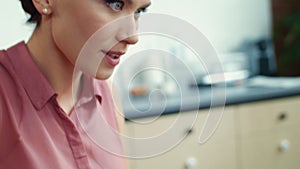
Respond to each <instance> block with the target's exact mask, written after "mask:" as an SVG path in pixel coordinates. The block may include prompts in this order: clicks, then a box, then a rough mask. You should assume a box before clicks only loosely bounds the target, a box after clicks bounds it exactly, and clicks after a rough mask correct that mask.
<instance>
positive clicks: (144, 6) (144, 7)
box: [140, 1, 151, 9]
mask: <svg viewBox="0 0 300 169" xmlns="http://www.w3.org/2000/svg"><path fill="white" fill-rule="evenodd" d="M150 5H151V1H150V2H149V3H148V4H146V5H143V6H142V7H141V8H140V9H146V8H148V7H149V6H150Z"/></svg>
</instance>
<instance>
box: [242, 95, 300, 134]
mask: <svg viewBox="0 0 300 169" xmlns="http://www.w3.org/2000/svg"><path fill="white" fill-rule="evenodd" d="M237 111H238V113H237V119H238V120H237V122H238V123H239V126H240V133H241V134H242V135H243V136H247V135H253V134H254V135H255V134H258V133H261V132H263V133H264V132H269V131H271V130H274V129H275V130H276V129H279V128H281V127H288V126H299V125H300V97H289V98H285V99H275V100H271V101H261V102H255V103H250V104H243V105H239V106H238V108H237Z"/></svg>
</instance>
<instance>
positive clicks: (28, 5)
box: [20, 0, 41, 25]
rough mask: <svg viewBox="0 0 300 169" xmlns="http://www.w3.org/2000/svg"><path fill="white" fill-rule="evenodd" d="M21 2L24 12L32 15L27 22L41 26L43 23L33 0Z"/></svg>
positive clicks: (22, 0)
mask: <svg viewBox="0 0 300 169" xmlns="http://www.w3.org/2000/svg"><path fill="white" fill-rule="evenodd" d="M20 1H21V3H22V7H23V9H24V11H25V12H27V13H28V14H30V18H29V19H28V20H27V22H30V23H36V24H37V25H39V23H40V21H41V15H40V13H39V12H38V11H37V10H36V8H35V6H34V5H33V3H32V0H20Z"/></svg>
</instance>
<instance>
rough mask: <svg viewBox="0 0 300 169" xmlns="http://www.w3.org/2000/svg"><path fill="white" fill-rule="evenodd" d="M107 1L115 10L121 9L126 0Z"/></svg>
mask: <svg viewBox="0 0 300 169" xmlns="http://www.w3.org/2000/svg"><path fill="white" fill-rule="evenodd" d="M105 3H106V5H107V6H108V7H110V8H111V9H112V10H113V11H115V12H119V11H121V10H122V9H123V7H124V5H125V3H124V1H121V0H105Z"/></svg>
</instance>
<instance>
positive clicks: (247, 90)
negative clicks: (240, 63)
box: [122, 78, 300, 119]
mask: <svg viewBox="0 0 300 169" xmlns="http://www.w3.org/2000/svg"><path fill="white" fill-rule="evenodd" d="M258 79H259V80H258ZM299 84H300V79H299V78H272V79H264V78H256V79H253V80H248V81H247V83H245V84H244V85H240V86H233V85H227V87H222V86H206V87H189V88H187V89H185V90H184V91H182V93H181V95H176V96H174V95H173V96H166V97H164V96H163V95H162V93H159V92H156V93H152V95H147V96H139V97H133V96H127V98H128V99H122V101H123V108H124V113H125V117H126V118H127V119H134V118H142V117H149V116H158V115H165V114H171V113H178V112H182V111H191V110H197V109H207V108H210V107H216V106H228V105H234V104H242V103H249V102H256V101H262V100H269V99H275V98H283V97H289V96H295V95H300V85H299Z"/></svg>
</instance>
